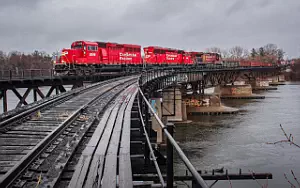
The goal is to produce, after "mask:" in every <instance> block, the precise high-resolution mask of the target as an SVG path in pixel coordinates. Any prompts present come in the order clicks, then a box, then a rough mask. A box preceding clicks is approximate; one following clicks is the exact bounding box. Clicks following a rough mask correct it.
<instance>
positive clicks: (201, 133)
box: [175, 83, 300, 188]
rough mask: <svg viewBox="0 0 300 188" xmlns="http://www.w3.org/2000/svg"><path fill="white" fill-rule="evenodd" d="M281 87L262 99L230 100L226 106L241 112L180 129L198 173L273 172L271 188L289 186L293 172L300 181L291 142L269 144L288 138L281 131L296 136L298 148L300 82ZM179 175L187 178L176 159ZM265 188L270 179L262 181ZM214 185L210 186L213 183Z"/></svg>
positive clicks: (297, 151) (299, 162) (298, 155)
mask: <svg viewBox="0 0 300 188" xmlns="http://www.w3.org/2000/svg"><path fill="white" fill-rule="evenodd" d="M288 84H289V85H283V86H278V90H275V91H264V92H260V93H259V94H261V95H264V96H266V98H265V99H260V100H227V101H223V103H224V104H225V105H227V106H231V107H236V108H239V109H240V110H241V112H240V113H239V114H235V115H222V116H193V117H189V119H190V120H192V121H193V122H192V123H187V124H181V125H177V126H176V133H175V137H176V140H178V142H179V144H180V146H181V147H182V148H183V150H184V152H185V153H186V154H187V156H188V158H189V159H190V160H191V162H192V163H193V164H194V165H195V166H196V167H197V169H199V170H200V169H201V170H207V171H210V170H211V169H213V168H221V167H224V168H226V169H228V172H229V173H238V170H239V168H241V169H242V172H245V173H246V172H247V173H248V172H249V170H250V171H254V172H257V173H258V172H261V173H263V172H271V173H272V174H273V180H269V181H268V187H276V188H277V187H278V188H279V187H280V188H281V187H290V186H289V183H288V182H287V180H286V179H285V178H284V173H286V174H287V177H288V178H289V180H290V181H291V182H294V184H295V185H297V184H296V182H295V181H294V180H293V176H292V174H291V170H293V171H294V173H295V175H296V177H298V179H300V148H297V147H295V146H293V145H292V146H291V145H289V144H288V143H278V144H276V145H273V144H267V142H276V141H279V140H284V139H285V136H284V134H283V132H282V130H281V129H280V126H279V125H280V124H281V125H282V126H283V128H284V130H285V131H286V132H287V134H289V133H292V134H293V136H294V142H295V143H297V144H300V83H288ZM175 161H176V169H175V170H176V173H177V174H179V175H184V172H185V170H184V169H185V166H184V165H183V164H182V163H181V161H180V160H179V159H178V158H177V157H176V159H175ZM231 182H232V187H261V186H259V184H258V183H257V182H256V181H253V180H243V181H241V180H232V181H231ZM258 182H259V183H260V184H261V185H263V184H266V183H267V181H266V180H258ZM209 183H212V182H209ZM213 187H215V188H218V187H230V184H229V181H219V182H218V183H217V184H216V185H214V186H213Z"/></svg>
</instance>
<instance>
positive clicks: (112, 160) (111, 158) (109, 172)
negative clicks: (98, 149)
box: [101, 94, 131, 187]
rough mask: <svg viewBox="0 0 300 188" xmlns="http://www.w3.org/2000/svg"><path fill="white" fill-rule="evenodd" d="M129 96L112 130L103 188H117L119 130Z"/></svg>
mask: <svg viewBox="0 0 300 188" xmlns="http://www.w3.org/2000/svg"><path fill="white" fill-rule="evenodd" d="M130 97H131V95H130V94H129V95H127V98H126V99H125V100H124V101H123V103H122V106H121V108H120V110H119V113H118V116H117V120H116V122H115V126H114V129H113V133H112V136H111V139H110V142H109V146H108V150H107V154H106V161H105V166H104V172H103V178H102V179H103V181H102V185H101V186H103V187H117V160H118V150H119V144H120V136H121V130H122V126H123V117H124V113H125V112H124V111H125V109H126V106H127V102H128V101H129V100H130Z"/></svg>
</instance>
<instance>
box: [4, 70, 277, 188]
mask: <svg viewBox="0 0 300 188" xmlns="http://www.w3.org/2000/svg"><path fill="white" fill-rule="evenodd" d="M282 70H283V68H282V67H257V68H242V67H232V68H228V67H213V68H209V69H208V68H207V69H203V68H199V69H189V68H186V67H185V68H177V69H174V68H172V69H166V68H165V69H149V70H145V71H143V72H142V73H141V74H138V73H136V72H134V71H127V72H122V73H115V74H108V73H105V74H99V75H95V76H82V77H73V76H67V77H55V76H53V75H50V76H49V75H47V76H45V77H41V76H38V77H31V78H28V77H24V76H23V77H21V78H18V79H16V78H14V77H13V76H10V77H9V79H6V80H4V79H2V80H1V81H0V85H1V89H2V92H1V96H2V99H4V100H6V98H7V96H6V91H7V90H9V89H11V90H12V91H13V92H14V93H15V94H16V96H17V97H18V98H20V102H19V104H20V105H18V108H17V109H15V110H12V111H8V112H6V113H4V114H2V115H1V117H0V118H1V122H0V148H1V150H0V187H173V186H174V185H176V183H175V182H176V181H190V182H191V184H192V186H193V187H212V186H213V185H214V184H215V183H216V182H217V181H220V180H228V178H230V180H236V179H271V178H272V174H270V173H255V174H252V173H251V174H249V173H242V172H241V171H239V172H236V173H229V172H228V171H227V170H224V169H212V172H211V173H210V174H204V173H201V169H195V167H194V166H193V164H192V163H191V162H190V161H189V159H188V158H187V157H186V155H185V154H184V152H183V151H182V149H181V148H180V146H179V145H178V144H177V142H176V140H175V139H174V138H173V132H174V124H173V123H172V122H170V121H168V120H165V119H163V118H160V117H159V116H158V114H157V112H156V110H155V108H153V105H152V104H150V102H151V100H150V99H151V98H153V97H157V96H156V95H159V93H163V92H164V90H168V89H169V88H178V87H181V88H182V87H184V88H185V89H187V87H188V86H190V88H191V89H192V91H194V92H198V93H199V94H200V95H201V94H204V89H205V88H208V87H211V86H217V85H226V84H231V83H234V82H235V81H236V80H237V79H238V78H242V77H244V78H245V79H248V80H250V81H251V80H256V79H257V78H262V77H264V78H265V77H270V76H276V75H278V74H280V72H281V71H282ZM23 75H24V73H23ZM107 75H109V76H107ZM112 77H114V78H112ZM91 80H92V81H95V83H93V84H89V85H85V86H83V87H79V86H82V85H83V84H82V83H83V81H91ZM78 83H79V84H78ZM64 84H72V85H74V87H73V89H72V90H70V91H68V92H63V93H60V94H57V95H55V96H51V97H50V95H43V94H41V91H39V89H37V88H39V87H41V86H51V87H50V90H55V89H56V88H57V90H60V91H63V90H62V89H61V87H60V86H63V85H64ZM4 86H5V87H4ZM22 87H23V88H27V89H30V88H31V89H32V90H33V91H34V92H35V93H36V94H34V95H37V94H39V95H40V97H41V98H43V99H42V100H41V101H37V102H34V103H32V104H28V105H27V102H26V100H25V99H26V97H27V96H26V93H28V92H26V93H25V94H24V95H23V96H21V95H20V93H18V94H17V88H22ZM51 88H53V89H51ZM14 90H15V91H14ZM49 92H50V91H49ZM51 92H52V91H51ZM58 93H59V92H58ZM27 95H28V94H27ZM4 100H3V101H4ZM173 100H174V105H173V106H172V105H171V106H172V108H176V101H175V100H176V97H175V94H174V99H173ZM25 102H26V103H25ZM166 116H176V113H175V110H174V111H173V113H170V114H168V115H166ZM154 124H156V128H155V129H154V128H153V126H154ZM159 133H161V134H159ZM159 137H161V138H159ZM158 140H160V141H158ZM174 151H175V152H176V153H177V155H178V156H179V158H180V159H181V160H182V162H183V163H184V164H185V166H186V170H187V174H186V175H184V176H175V175H174V170H173V152H174ZM207 180H210V181H212V183H210V182H208V181H207ZM209 184H210V185H209Z"/></svg>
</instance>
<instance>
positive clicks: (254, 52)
mask: <svg viewBox="0 0 300 188" xmlns="http://www.w3.org/2000/svg"><path fill="white" fill-rule="evenodd" d="M256 56H257V52H256V50H255V49H254V48H252V50H251V57H256Z"/></svg>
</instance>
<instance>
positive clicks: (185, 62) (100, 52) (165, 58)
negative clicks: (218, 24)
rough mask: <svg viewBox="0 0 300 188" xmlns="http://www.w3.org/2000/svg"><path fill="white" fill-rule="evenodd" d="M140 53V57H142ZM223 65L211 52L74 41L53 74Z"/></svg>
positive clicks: (219, 56) (235, 64) (55, 64)
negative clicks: (114, 69) (128, 68)
mask: <svg viewBox="0 0 300 188" xmlns="http://www.w3.org/2000/svg"><path fill="white" fill-rule="evenodd" d="M142 51H143V53H144V54H142ZM212 64H213V65H215V64H217V65H224V64H226V62H223V61H222V59H221V55H220V54H218V53H211V52H188V51H184V50H179V49H173V48H163V47H159V46H147V47H144V48H143V49H142V47H141V46H140V45H135V44H118V43H111V42H89V41H75V42H73V43H72V44H71V48H70V49H67V48H65V49H62V51H61V54H59V55H58V56H57V57H56V58H55V63H54V68H55V71H56V72H57V73H72V74H82V73H83V74H93V73H95V72H98V71H97V70H100V71H101V69H103V68H104V67H106V68H112V67H114V68H116V67H117V68H120V67H128V66H129V67H148V66H150V67H153V66H209V65H212ZM226 65H228V66H243V67H249V66H272V64H266V63H262V62H252V61H239V62H230V64H229V63H227V64H226Z"/></svg>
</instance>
